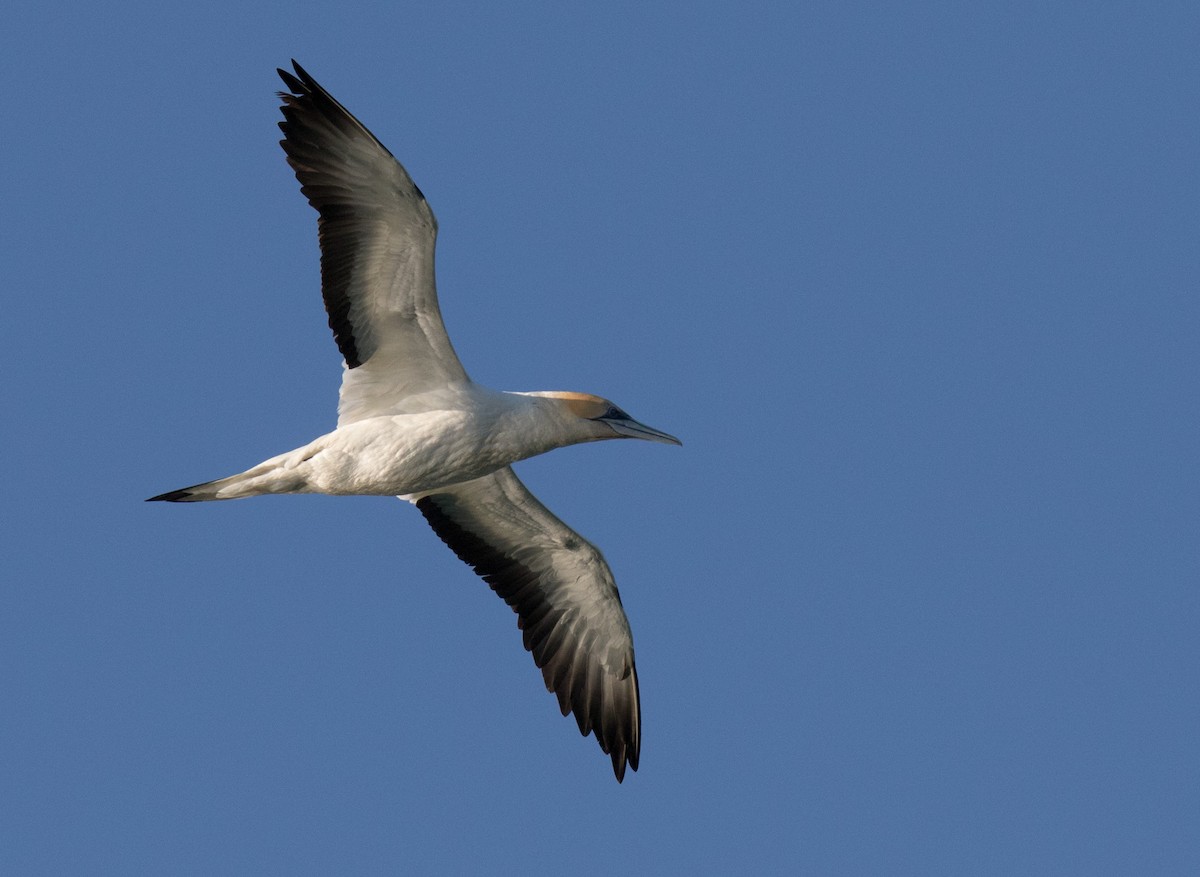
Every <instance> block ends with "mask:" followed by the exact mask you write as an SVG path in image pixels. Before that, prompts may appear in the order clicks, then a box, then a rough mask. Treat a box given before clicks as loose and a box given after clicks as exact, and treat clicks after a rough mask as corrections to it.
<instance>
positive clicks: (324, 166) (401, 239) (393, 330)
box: [279, 61, 468, 425]
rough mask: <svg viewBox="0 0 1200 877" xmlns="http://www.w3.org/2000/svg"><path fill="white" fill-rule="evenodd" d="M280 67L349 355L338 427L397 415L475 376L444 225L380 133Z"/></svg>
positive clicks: (289, 136)
mask: <svg viewBox="0 0 1200 877" xmlns="http://www.w3.org/2000/svg"><path fill="white" fill-rule="evenodd" d="M292 65H293V66H294V67H295V69H296V75H295V76H293V75H292V74H291V73H288V72H287V71H286V70H280V71H279V75H280V77H281V78H282V79H283V82H284V84H285V85H286V86H287V88H288V89H289V91H290V92H291V93H290V94H288V93H285V92H280V93H279V96H280V98H281V99H282V100H283V106H282V107H281V109H282V111H283V117H284V121H282V122H280V123H279V127H280V129H281V130H282V131H283V134H284V139H283V140H281V141H280V144H281V145H282V146H283V150H284V152H286V153H287V160H288V164H290V165H291V166H292V169H293V170H294V171H295V172H296V179H298V180H299V181H300V191H301V192H302V193H303V194H304V196H305V197H306V198H308V203H309V204H311V205H312V206H313V207H315V208H316V210H317V213H318V214H319V215H320V219H319V220H318V226H317V227H318V230H319V238H320V243H321V292H322V294H323V295H324V297H325V310H326V312H327V313H328V315H329V327H330V328H331V329H332V330H333V337H334V340H335V341H337V345H338V349H339V350H340V351H341V353H342V357H343V358H344V359H345V362H346V372H345V374H344V375H343V378H342V391H341V398H340V400H339V403H338V423H339V425H340V424H344V423H349V422H352V421H355V420H361V419H363V418H364V417H373V416H376V415H379V414H386V413H388V412H389V411H390V410H392V408H393V406H394V405H395V403H396V402H398V401H399V400H402V399H404V398H405V397H407V396H410V395H413V394H415V393H421V392H424V391H426V390H430V389H436V388H438V387H443V386H446V385H447V384H453V383H457V382H463V381H466V380H468V378H467V373H466V371H465V370H464V369H463V367H462V363H460V362H459V360H458V356H457V355H456V354H455V353H454V348H453V347H452V346H451V344H450V338H449V337H448V336H447V335H446V329H445V326H443V325H442V315H441V311H440V310H439V309H438V302H437V289H436V286H435V284H434V270H433V253H434V244H435V241H436V238H437V220H436V219H435V218H434V216H433V211H432V210H431V209H430V207H429V204H428V203H427V202H426V201H425V196H424V195H422V194H421V190H420V189H418V188H417V187H416V185H415V184H414V183H413V181H412V179H411V178H410V177H409V175H408V173H407V172H406V171H405V170H404V168H403V167H401V165H400V163H399V162H397V161H396V159H395V158H393V157H392V154H391V153H390V152H388V150H387V148H386V147H385V146H384V145H383V144H382V143H380V142H379V141H378V140H377V139H376V138H375V135H374V134H372V133H371V132H370V131H368V130H367V129H366V127H365V126H364V125H363V124H362V123H361V122H359V121H358V119H356V118H354V116H352V115H351V114H350V113H349V112H347V110H346V108H345V107H343V106H342V105H341V104H340V103H338V102H337V101H336V100H334V98H333V97H332V96H331V95H330V94H329V92H327V91H326V90H325V89H323V88H322V87H321V86H320V85H319V84H317V82H316V80H314V79H313V78H312V77H311V76H309V75H308V73H306V72H305V70H304V68H302V67H301V66H300V65H299V64H297V63H296V62H295V61H293V62H292Z"/></svg>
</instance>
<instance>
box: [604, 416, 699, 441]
mask: <svg viewBox="0 0 1200 877" xmlns="http://www.w3.org/2000/svg"><path fill="white" fill-rule="evenodd" d="M600 419H601V420H603V421H604V422H605V423H607V424H608V425H609V426H611V427H612V428H613V430H614V431H615V432H616V433H617V434H618V435H620V436H622V437H624V438H636V439H646V440H647V441H651V442H664V443H665V444H668V445H682V444H683V442H681V441H680V440H679V439H677V438H675V436H673V435H668V434H667V433H665V432H661V431H659V430H657V429H655V428H654V427H652V426H646V424H644V423H638V422H637V421H636V420H634V419H633V418H632V417H602V418H600Z"/></svg>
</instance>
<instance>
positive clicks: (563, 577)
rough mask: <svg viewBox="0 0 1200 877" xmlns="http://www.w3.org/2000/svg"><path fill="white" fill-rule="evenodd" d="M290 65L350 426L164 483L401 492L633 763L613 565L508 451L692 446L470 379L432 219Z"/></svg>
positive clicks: (559, 397) (292, 127)
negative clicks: (519, 471) (528, 483)
mask: <svg viewBox="0 0 1200 877" xmlns="http://www.w3.org/2000/svg"><path fill="white" fill-rule="evenodd" d="M292 66H293V68H294V69H295V74H294V75H293V74H292V73H289V72H287V71H286V70H279V71H278V72H279V75H280V77H281V78H282V79H283V82H284V85H285V86H286V87H287V92H279V97H280V99H281V100H282V101H283V105H282V107H281V110H282V112H283V117H284V120H283V121H282V122H280V123H279V127H280V129H281V130H282V131H283V135H284V137H283V140H281V141H280V144H281V145H282V146H283V150H284V152H285V153H286V154H287V161H288V164H289V165H291V167H292V169H293V170H294V171H295V173H296V179H298V180H299V181H300V191H301V192H302V193H303V194H304V196H305V197H306V198H308V203H309V204H311V205H312V206H313V207H314V208H315V209H316V211H317V213H318V214H319V218H318V220H317V228H318V237H319V240H320V247H321V293H322V296H323V297H324V300H325V310H326V313H327V314H328V315H329V327H330V329H332V330H333V337H334V340H335V341H336V342H337V346H338V350H339V351H340V352H341V355H342V358H343V360H344V363H343V371H342V386H341V392H340V395H339V399H338V422H337V428H336V429H335V430H334V431H333V432H331V433H328V434H326V435H323V436H320V437H319V438H316V439H314V440H313V441H311V442H309V443H308V444H307V445H304V446H303V447H301V448H297V449H296V450H293V451H288V452H287V453H285V454H280V455H279V456H276V457H272V458H271V459H269V460H266V461H264V462H262V463H259V464H258V465H257V466H254V467H252V468H250V469H247V470H246V471H245V472H242V473H240V474H238V475H231V476H229V477H228V478H220V479H218V480H216V481H208V482H205V483H203V484H196V485H193V486H192V487H185V488H183V489H181V490H173V491H171V492H169V493H164V494H160V495H159V496H154V497H151V498H150V500H148V502H149V501H157V500H163V501H166V502H206V501H209V500H224V499H241V498H242V497H248V496H260V495H262V494H269V493H325V494H335V495H360V496H363V495H365V496H398V497H399V498H400V499H403V500H407V501H409V502H411V503H413V504H415V505H416V507H417V509H418V510H419V511H420V512H421V514H422V515H424V516H425V520H426V521H428V522H429V524H430V526H431V527H433V530H434V532H436V533H437V535H438V536H439V537H440V538H441V539H442V541H443V542H445V543H446V544H447V545H448V546H449V547H450V549H451V550H452V551H454V553H455V554H457V555H458V557H459V558H461V559H462V560H463V561H465V562H466V563H467V564H469V565H470V566H471V567H473V568H474V570H475V571H476V572H477V573H478V574H479V575H480V576H482V577H483V579H484V580H485V581H486V582H487V583H488V584H489V585H490V586H491V587H492V590H494V591H495V592H496V593H497V594H499V595H500V596H501V597H502V598H504V600H505V602H507V603H508V605H509V606H511V607H512V609H513V611H514V612H516V614H517V626H518V627H519V628H520V629H521V630H522V632H523V639H524V643H525V648H526V649H527V650H528V651H530V652H532V653H533V660H534V662H535V663H536V664H537V666H538V667H539V668H541V671H542V676H543V678H544V680H545V683H546V688H547V689H548V690H549V691H551V692H553V693H554V694H555V695H556V696H557V698H558V704H559V707H560V709H561V710H562V713H563V715H564V716H565V715H567V714H568V713H574V714H575V721H576V722H577V723H578V725H579V731H580V733H581V734H583V735H585V736H586V735H587V734H589V733H594V734H595V736H596V741H597V742H598V743H599V744H600V748H601V749H602V750H603V751H604V752H605V753H606V754H607V755H608V756H609V757H610V758H611V759H612V766H613V772H614V773H615V774H616V778H617V781H618V782H620V781H622V780H623V779H624V777H625V768H626V765H628V766H629V767H630V768H632V769H633V770H637V767H638V754H639V751H640V748H641V723H642V722H641V706H640V703H639V699H638V681H637V668H636V666H635V664H634V655H633V637H632V634H631V632H630V629H629V621H628V619H627V618H626V617H625V611H624V609H623V608H622V606H621V598H620V595H619V594H618V592H617V586H616V584H615V583H614V581H613V576H612V572H611V570H610V569H609V567H608V564H607V563H606V562H605V560H604V557H603V556H602V555H601V554H600V551H599V550H598V549H597V548H596V546H594V545H592V544H591V543H590V542H588V541H587V540H586V539H584V538H583V537H582V536H580V535H579V534H578V533H576V532H575V531H574V530H572V529H571V528H570V527H568V526H567V525H566V524H565V523H563V522H562V521H561V520H559V518H557V517H556V516H555V515H554V513H553V512H551V511H550V510H549V509H547V508H546V507H545V506H544V505H542V504H541V503H540V502H538V500H537V498H536V497H534V496H533V494H531V493H530V492H529V490H528V489H526V487H525V485H524V484H522V483H521V481H520V479H518V478H517V476H516V475H515V474H514V473H513V470H512V468H511V464H512V463H514V462H516V461H518V460H523V459H526V458H527V457H532V456H534V455H536V454H543V453H545V452H546V451H550V450H553V449H554V448H561V447H564V446H566V445H572V444H577V443H579V442H591V441H600V440H603V439H617V438H637V439H647V440H649V441H657V442H666V443H669V444H675V445H678V444H680V441H679V440H678V439H677V438H675V437H674V436H671V435H668V434H667V433H665V432H660V431H659V430H657V429H653V428H651V427H649V426H646V425H645V424H643V423H639V422H638V421H636V420H634V419H633V418H632V417H630V416H629V415H628V414H627V413H625V411H623V410H622V409H621V408H619V407H618V406H617V405H615V404H613V403H612V402H610V401H608V400H607V399H603V398H601V397H599V396H593V395H591V394H589V393H573V392H561V391H541V392H523V393H516V392H499V391H496V390H491V389H488V388H487V387H484V386H482V385H480V384H477V383H475V382H474V381H472V380H471V379H470V378H469V377H468V376H467V372H466V370H465V369H464V368H463V366H462V363H461V362H459V359H458V356H457V355H456V354H455V352H454V348H453V346H452V345H451V344H450V338H449V336H448V335H447V334H446V329H445V327H444V326H443V324H442V317H441V313H440V311H439V309H438V301H437V291H436V289H435V285H434V264H433V263H434V242H435V239H436V237H437V220H436V219H435V218H434V215H433V211H432V210H431V209H430V207H429V204H428V203H427V202H426V200H425V196H424V195H423V194H422V193H421V190H420V189H419V188H417V186H416V184H415V183H413V181H412V179H411V178H410V177H409V175H408V172H407V171H405V169H404V168H403V167H402V166H401V165H400V163H399V162H398V161H396V159H395V158H394V157H393V156H392V154H391V152H389V151H388V149H387V147H385V146H384V145H383V144H382V143H380V142H379V140H378V139H377V138H376V137H375V135H373V134H372V133H371V132H370V131H368V130H367V128H366V127H365V126H364V125H363V124H362V123H361V122H359V121H358V119H356V118H355V117H354V116H353V115H351V114H350V113H349V112H348V111H347V110H346V108H345V107H343V106H342V105H341V104H340V103H338V102H337V101H336V100H335V99H334V98H333V96H332V95H330V94H329V92H327V91H326V90H325V89H324V88H322V87H321V86H320V85H318V84H317V82H316V80H314V79H313V78H312V77H311V76H310V75H309V74H308V73H307V72H305V70H304V69H303V68H302V67H301V66H300V65H299V64H297V63H296V62H295V61H293V62H292Z"/></svg>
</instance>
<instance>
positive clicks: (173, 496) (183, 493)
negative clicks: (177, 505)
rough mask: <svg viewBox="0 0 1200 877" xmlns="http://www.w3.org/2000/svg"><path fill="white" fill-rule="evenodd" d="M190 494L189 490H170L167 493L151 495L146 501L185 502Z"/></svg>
mask: <svg viewBox="0 0 1200 877" xmlns="http://www.w3.org/2000/svg"><path fill="white" fill-rule="evenodd" d="M191 495H192V492H191V491H190V490H172V491H170V492H169V493H160V494H159V495H158V496H152V497H150V498H149V499H148V500H146V502H187V501H188V498H189V497H190V496H191Z"/></svg>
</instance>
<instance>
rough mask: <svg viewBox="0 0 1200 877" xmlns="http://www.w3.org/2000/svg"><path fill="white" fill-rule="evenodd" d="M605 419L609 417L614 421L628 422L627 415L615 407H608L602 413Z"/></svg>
mask: <svg viewBox="0 0 1200 877" xmlns="http://www.w3.org/2000/svg"><path fill="white" fill-rule="evenodd" d="M604 416H605V417H611V418H613V419H614V420H628V419H629V415H628V414H626V413H625V412H624V411H622V410H621V409H620V408H618V407H617V406H616V405H610V406H609V407H608V410H607V411H605V412H604Z"/></svg>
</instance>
